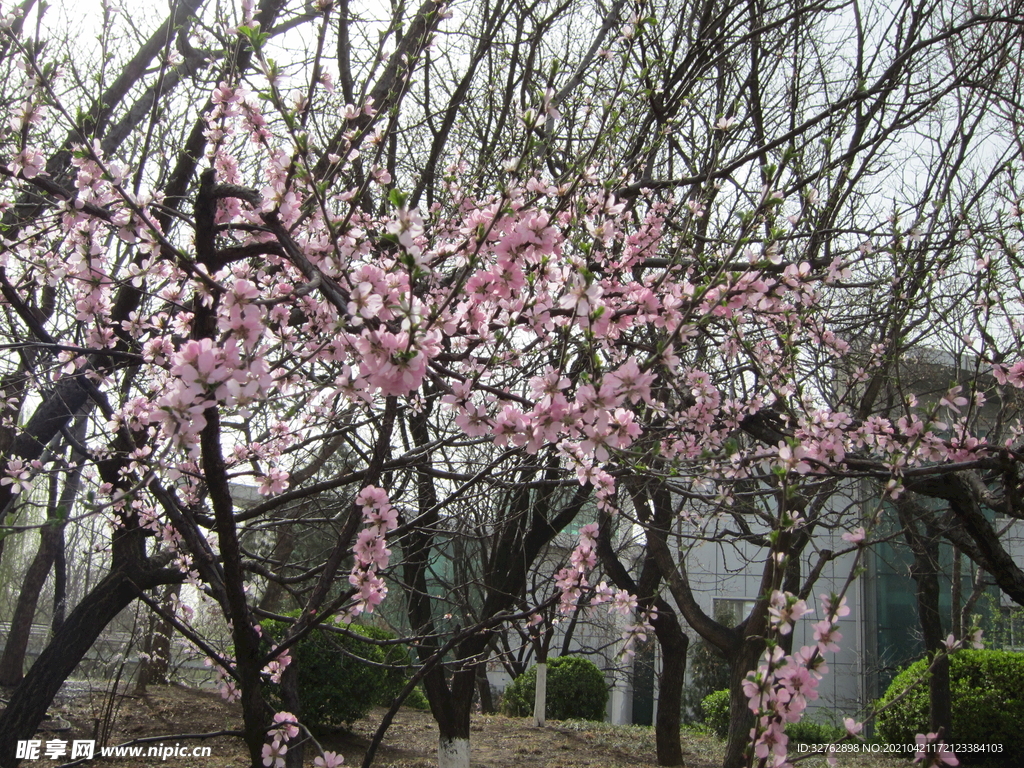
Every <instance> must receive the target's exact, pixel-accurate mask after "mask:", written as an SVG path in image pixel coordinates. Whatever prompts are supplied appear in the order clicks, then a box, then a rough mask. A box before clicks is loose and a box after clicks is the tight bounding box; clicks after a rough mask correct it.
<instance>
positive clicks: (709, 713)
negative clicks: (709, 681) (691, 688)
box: [700, 688, 729, 739]
mask: <svg viewBox="0 0 1024 768" xmlns="http://www.w3.org/2000/svg"><path fill="white" fill-rule="evenodd" d="M700 711H701V712H703V713H704V725H706V726H707V727H708V728H710V729H711V731H712V732H713V733H714V734H715V736H717V737H718V738H720V739H724V738H725V737H726V736H728V735H729V689H728V688H725V689H723V690H721V691H715V692H714V693H709V694H708V695H707V696H705V697H704V700H703V701H701V703H700Z"/></svg>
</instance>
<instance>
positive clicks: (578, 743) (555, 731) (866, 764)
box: [22, 686, 905, 768]
mask: <svg viewBox="0 0 1024 768" xmlns="http://www.w3.org/2000/svg"><path fill="white" fill-rule="evenodd" d="M51 712H52V713H54V714H56V715H58V716H59V718H58V719H55V720H53V721H50V722H49V723H48V724H47V725H46V727H48V728H52V729H54V730H52V731H43V732H41V734H40V735H39V737H38V738H40V739H41V740H43V741H44V743H45V741H46V740H47V739H61V740H65V741H71V740H74V739H96V740H97V743H101V742H102V743H105V744H107V745H109V746H117V745H129V744H135V745H140V746H142V748H143V749H145V750H148V749H149V748H150V747H151V746H157V747H161V746H162V747H175V746H176V745H180V746H181V747H183V748H187V749H189V750H191V749H192V748H193V747H195V746H208V747H209V748H210V751H209V756H204V757H191V756H189V757H175V756H170V757H168V758H167V759H165V760H164V759H161V758H160V757H158V756H153V757H147V756H142V757H129V756H122V757H116V758H100V757H99V756H98V750H97V757H96V759H94V760H92V761H90V762H88V763H84V764H83V765H110V766H117V768H151V767H155V766H167V767H168V768H248V766H249V761H248V757H247V754H246V752H245V749H244V747H243V744H242V741H241V739H240V738H238V737H236V736H216V737H210V738H205V739H194V740H193V739H186V738H184V735H185V734H191V735H200V734H211V733H215V732H218V731H225V730H237V729H240V728H241V725H242V723H241V712H240V710H239V707H238V706H237V705H235V704H228V703H226V702H224V701H223V700H222V699H221V698H220V697H219V696H218V695H217V694H216V693H213V692H209V691H204V690H197V689H193V688H185V687H181V686H151V687H150V688H149V689H148V691H147V692H146V694H145V695H131V694H122V695H118V696H111V695H109V694H108V693H106V692H104V691H102V690H96V689H89V688H87V687H83V688H80V689H77V690H74V689H72V690H70V691H65V692H64V693H63V694H62V696H61V698H60V699H59V700H58V701H56V702H55V703H54V706H53V707H52V708H51ZM383 715H384V710H383V709H380V708H378V709H375V710H374V711H373V712H371V714H370V716H369V717H367V718H365V719H363V720H361V721H359V722H357V723H355V724H354V725H353V728H352V731H351V732H350V733H347V734H340V733H339V734H334V735H330V736H327V737H324V738H322V739H321V744H322V745H323V747H324V749H328V750H332V751H335V752H339V753H342V754H344V756H345V765H346V766H358V765H360V764H361V762H362V758H363V755H364V754H365V750H366V746H367V744H368V743H369V740H370V738H371V736H372V734H373V732H374V730H375V729H376V727H377V725H378V724H379V723H380V720H381V718H382V716H383ZM104 736H105V737H106V738H105V741H103V739H104ZM139 740H146V741H143V742H140V741H139ZM471 742H472V764H473V766H474V768H510V767H511V766H516V768H634V767H635V768H641V767H646V766H654V765H656V764H657V763H656V761H655V749H654V735H653V732H652V729H650V728H642V727H637V726H609V725H605V724H601V723H588V724H581V723H573V722H568V723H558V722H552V723H549V724H548V726H547V727H545V728H535V727H533V726H532V725H531V724H530V722H529V721H528V720H525V719H517V718H507V717H503V716H500V715H489V716H484V715H476V716H474V717H473V721H472V734H471ZM436 748H437V729H436V726H435V724H434V721H433V718H432V717H431V716H430V713H429V712H423V711H418V710H412V709H403V710H402V711H401V712H400V713H399V714H398V716H397V718H396V719H395V721H394V722H393V723H392V725H391V728H390V729H389V730H388V733H387V736H386V737H385V739H384V743H383V745H382V747H381V748H380V750H379V751H378V753H377V756H376V759H375V761H374V766H375V768H433V767H434V766H436V764H437V763H436V758H435V754H436ZM684 750H685V752H686V756H685V759H686V765H687V767H688V768H717V766H719V765H721V757H722V751H723V750H722V744H721V743H720V742H718V741H717V740H715V739H714V738H711V737H708V736H697V735H691V736H684ZM315 754H316V753H315V752H313V751H310V752H308V753H307V755H308V757H307V761H306V765H307V766H312V765H313V763H312V760H313V757H314V756H315ZM823 764H824V760H823V759H821V758H818V759H814V760H809V761H807V762H804V763H802V765H805V766H810V765H823ZM839 764H840V766H857V767H858V768H891V767H892V766H897V765H901V763H898V762H893V761H876V760H857V759H846V757H845V756H844V757H842V758H840V761H839ZM902 764H904V765H905V763H902ZM22 766H23V767H27V768H39V767H41V766H59V761H52V760H47V759H42V760H39V761H26V762H23V763H22Z"/></svg>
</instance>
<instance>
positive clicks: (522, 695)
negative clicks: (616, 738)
mask: <svg viewBox="0 0 1024 768" xmlns="http://www.w3.org/2000/svg"><path fill="white" fill-rule="evenodd" d="M536 690H537V667H535V666H534V667H530V669H528V670H527V671H526V672H525V673H524V674H522V675H520V676H519V677H517V678H516V679H515V680H513V681H512V683H511V684H510V685H509V686H508V687H507V688H506V689H505V693H504V694H503V696H502V699H501V711H502V712H504V713H505V714H506V715H510V716H512V717H530V716H531V715H532V714H533V699H534V695H535V692H536ZM607 704H608V685H607V684H606V683H605V681H604V675H603V674H601V670H600V669H598V668H597V667H596V666H594V664H593V663H592V662H590V661H588V660H587V659H584V658H582V657H579V656H559V657H558V658H556V659H551V660H550V661H549V662H548V678H547V701H546V706H545V715H546V716H547V717H549V718H551V719H552V720H570V719H578V720H604V715H605V706H606V705H607Z"/></svg>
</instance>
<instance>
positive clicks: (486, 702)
mask: <svg viewBox="0 0 1024 768" xmlns="http://www.w3.org/2000/svg"><path fill="white" fill-rule="evenodd" d="M476 689H477V693H478V694H479V696H480V711H481V712H482V713H483V714H485V715H493V714H494V713H495V712H496V711H497V710H496V709H495V708H494V697H493V696H492V695H491V681H490V680H488V679H487V665H486V664H479V665H477V668H476Z"/></svg>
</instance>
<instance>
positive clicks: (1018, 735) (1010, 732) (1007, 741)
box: [877, 650, 1024, 762]
mask: <svg viewBox="0 0 1024 768" xmlns="http://www.w3.org/2000/svg"><path fill="white" fill-rule="evenodd" d="M949 667H950V669H949V677H950V694H951V698H952V706H953V733H952V737H953V738H952V741H954V742H955V743H957V744H979V745H981V744H1002V745H1003V747H1002V748H1003V752H1002V753H1001V754H1000V755H995V756H990V755H988V754H985V753H980V752H979V753H973V752H971V751H969V750H964V751H962V753H961V754H959V755H958V756H959V757H960V759H961V762H963V761H964V760H971V761H979V760H984V759H986V758H988V757H993V758H995V759H996V760H997V761H998V760H1001V761H1005V760H1006V759H1007V756H1008V755H1019V754H1021V753H1024V728H1021V723H1024V654H1020V653H1014V652H1012V651H994V650H962V651H957V652H956V653H954V654H952V655H951V656H950V657H949ZM927 668H928V663H927V661H926V660H923V659H922V660H921V661H917V662H914V663H913V664H911V665H910V666H909V667H907V668H906V669H904V670H903V671H902V672H900V673H899V674H898V675H897V676H896V679H895V680H893V681H892V684H891V685H890V686H889V689H888V690H887V691H886V692H885V695H884V696H883V697H882V698H881V699H879V700H878V707H879V708H881V707H884V706H886V705H887V704H888V703H889V702H890V701H893V700H894V699H896V698H897V697H898V696H899V695H900V694H901V693H902V692H903V691H904V690H905V689H906V688H907V686H908V685H910V684H911V683H912V682H913V681H915V680H917V679H919V678H921V676H922V675H923V674H924V673H925V670H926V669H927ZM928 730H929V728H928V684H927V680H925V681H924V682H922V683H921V685H918V686H917V688H915V689H914V690H913V691H911V692H910V693H909V694H907V696H906V697H904V698H903V699H902V700H900V701H899V702H897V703H896V704H895V705H893V707H892V708H891V709H889V710H887V711H885V712H882V713H881V714H879V716H878V722H877V732H878V736H879V737H880V738H881V739H882V741H885V742H889V743H893V744H907V743H913V741H914V736H915V735H916V734H918V733H927V732H928Z"/></svg>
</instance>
